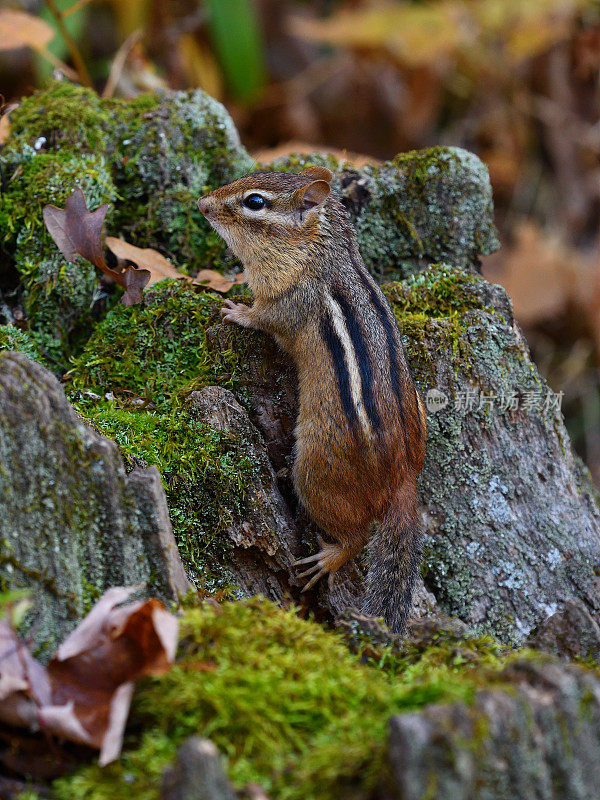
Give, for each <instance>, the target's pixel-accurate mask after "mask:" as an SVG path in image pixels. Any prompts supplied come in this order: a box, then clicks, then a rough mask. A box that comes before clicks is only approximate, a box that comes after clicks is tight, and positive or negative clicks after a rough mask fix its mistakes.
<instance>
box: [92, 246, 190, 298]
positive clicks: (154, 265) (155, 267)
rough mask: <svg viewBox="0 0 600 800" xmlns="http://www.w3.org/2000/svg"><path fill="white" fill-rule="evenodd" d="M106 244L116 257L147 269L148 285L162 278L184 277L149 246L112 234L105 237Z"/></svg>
mask: <svg viewBox="0 0 600 800" xmlns="http://www.w3.org/2000/svg"><path fill="white" fill-rule="evenodd" d="M106 246H107V247H108V248H109V250H111V251H112V252H113V253H114V254H115V255H116V257H117V258H120V259H123V261H132V262H133V263H134V264H137V266H138V267H142V268H143V269H147V270H148V271H149V273H150V280H149V281H148V284H147V285H148V286H152V285H153V284H154V283H158V281H162V280H163V278H185V277H186V276H185V275H183V274H182V273H181V272H178V271H177V270H176V269H175V267H174V266H173V265H172V264H171V262H170V261H169V260H168V259H166V258H165V257H164V256H163V255H161V253H159V252H158V251H157V250H153V249H152V248H151V247H136V246H135V245H133V244H129V242H125V241H123V239H117V238H115V237H114V236H107V237H106Z"/></svg>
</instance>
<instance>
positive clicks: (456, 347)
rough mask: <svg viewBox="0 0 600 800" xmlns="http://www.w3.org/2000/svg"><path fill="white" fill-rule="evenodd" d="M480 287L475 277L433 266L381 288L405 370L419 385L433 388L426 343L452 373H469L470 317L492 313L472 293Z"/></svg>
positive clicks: (477, 278) (478, 296) (470, 354)
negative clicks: (406, 360)
mask: <svg viewBox="0 0 600 800" xmlns="http://www.w3.org/2000/svg"><path fill="white" fill-rule="evenodd" d="M483 284H484V281H483V278H481V277H480V276H478V275H472V274H471V273H467V272H464V271H462V270H459V269H454V268H452V267H449V266H447V265H445V264H433V265H431V266H430V267H429V268H428V269H427V270H425V271H424V272H421V273H418V274H417V275H413V276H409V277H408V278H407V279H406V280H405V281H402V282H394V283H388V284H385V285H384V286H383V287H382V288H383V291H384V293H385V295H386V297H387V298H388V300H389V301H390V303H391V305H392V308H393V310H394V314H395V316H396V319H397V321H398V325H399V327H400V330H401V332H402V334H403V336H404V338H405V344H406V347H407V351H408V353H409V356H410V360H411V368H412V369H413V372H414V373H415V377H417V379H419V380H420V381H421V382H423V383H426V384H428V385H434V383H435V375H434V374H433V373H432V371H433V370H434V359H433V358H432V348H431V343H432V341H435V342H436V348H439V349H441V350H443V351H444V352H445V353H447V354H448V356H449V358H450V360H451V364H452V365H453V368H454V370H455V371H458V370H459V369H460V370H461V371H463V372H469V364H470V363H471V360H472V349H473V348H472V342H471V341H470V340H469V337H468V336H467V331H468V329H469V327H470V325H471V312H481V311H485V312H487V313H490V314H496V313H497V311H496V310H495V309H493V308H492V307H491V306H488V305H485V302H484V300H483V299H482V295H481V292H480V291H478V290H479V289H480V288H481V287H482V286H483ZM439 349H436V352H439Z"/></svg>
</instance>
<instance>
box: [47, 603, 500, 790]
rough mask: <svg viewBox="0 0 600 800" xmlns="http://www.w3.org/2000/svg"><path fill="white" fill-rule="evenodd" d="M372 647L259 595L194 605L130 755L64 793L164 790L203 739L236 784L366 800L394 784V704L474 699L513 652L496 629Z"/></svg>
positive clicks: (143, 693) (135, 719) (399, 708)
mask: <svg viewBox="0 0 600 800" xmlns="http://www.w3.org/2000/svg"><path fill="white" fill-rule="evenodd" d="M367 652H368V651H367V643H366V642H365V647H364V649H360V650H359V652H358V654H357V655H353V654H351V653H350V652H349V651H348V649H347V648H346V647H345V645H344V644H343V641H342V639H341V638H340V636H339V635H338V634H336V633H333V632H330V631H327V630H324V629H323V627H322V626H321V625H318V624H317V623H315V622H311V621H306V620H302V619H300V618H299V617H298V616H297V615H296V613H295V612H294V610H291V611H282V610H281V609H279V608H277V607H276V606H275V605H273V604H271V603H269V602H267V601H265V600H261V599H253V600H249V601H244V602H233V603H224V604H223V605H221V606H218V607H215V606H214V605H202V606H201V607H198V608H192V609H189V610H186V611H184V614H183V618H182V622H181V640H180V647H179V654H178V659H177V663H176V665H175V667H174V668H173V669H172V670H171V671H170V672H169V673H168V674H166V675H165V676H163V677H161V678H157V679H152V680H146V681H145V682H144V683H143V685H142V686H141V687H140V689H139V691H138V692H137V693H136V696H135V699H134V704H133V709H132V714H131V717H130V721H129V723H128V734H127V736H126V740H125V748H124V752H123V755H122V757H121V758H120V759H119V761H118V762H116V763H114V764H111V765H109V766H108V767H105V768H103V769H100V768H99V767H97V766H89V767H85V768H83V769H80V770H79V771H78V772H77V773H76V774H75V775H73V776H71V777H67V778H64V779H62V780H59V781H56V782H55V783H54V785H53V787H52V791H53V796H55V797H56V798H59V799H60V800H62V799H63V798H64V800H66V799H67V798H68V800H79V798H81V800H83V798H86V800H104V799H105V798H111V799H112V798H114V797H119V796H121V795H122V794H124V793H125V792H127V793H128V794H129V795H131V796H135V798H136V800H158V797H159V785H160V779H161V775H162V771H163V770H164V768H165V767H166V766H167V765H168V764H169V763H170V762H171V760H172V759H173V757H174V755H175V752H176V750H177V747H178V746H179V745H180V744H181V743H182V742H183V741H184V740H185V738H187V737H188V736H191V735H202V736H206V737H210V738H211V739H212V741H213V742H214V743H215V744H216V745H217V747H218V748H219V750H220V751H221V752H222V753H223V754H224V755H225V757H226V761H227V767H228V772H229V775H230V777H231V779H232V780H233V782H234V783H235V785H236V786H239V787H241V786H243V785H244V784H245V783H247V782H258V783H260V784H262V785H263V786H264V787H265V789H266V791H267V793H268V795H269V796H270V797H273V798H274V800H295V799H296V798H297V800H337V798H339V797H353V798H365V799H366V798H368V797H372V796H373V792H374V789H375V787H376V786H377V785H378V784H379V783H380V782H381V780H382V773H383V771H384V764H385V755H386V738H387V722H388V719H389V718H390V716H391V715H392V714H394V713H399V712H403V711H411V710H415V709H419V708H422V707H423V706H426V705H428V704H431V703H437V702H449V701H458V700H460V701H463V702H471V701H472V699H473V698H474V696H475V694H476V692H477V690H478V689H479V688H481V687H483V686H493V685H497V684H500V685H502V680H501V679H500V678H499V675H500V671H501V669H502V668H503V667H504V666H505V665H506V664H507V663H510V660H511V659H512V658H514V656H513V655H512V654H510V653H509V652H508V651H506V649H505V648H502V647H501V646H499V645H498V644H497V643H495V642H493V641H492V640H490V639H485V638H483V639H467V640H464V641H457V640H456V639H455V638H453V637H449V638H447V637H445V636H443V635H441V634H440V635H439V636H438V639H437V641H436V642H434V643H432V644H431V645H430V646H429V647H428V648H426V649H424V650H422V651H419V652H415V651H412V650H409V651H406V652H401V651H400V652H399V651H398V650H397V648H394V647H393V646H392V645H384V646H383V647H381V646H380V647H379V649H378V653H377V661H375V660H374V659H373V658H370V657H369V656H368V655H367V654H366V653H367Z"/></svg>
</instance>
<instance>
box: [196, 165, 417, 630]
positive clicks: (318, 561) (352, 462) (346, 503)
mask: <svg viewBox="0 0 600 800" xmlns="http://www.w3.org/2000/svg"><path fill="white" fill-rule="evenodd" d="M331 178H332V173H331V172H330V171H329V170H328V169H326V168H324V167H310V168H309V169H306V170H304V171H303V172H301V173H299V174H288V173H283V172H255V173H253V174H250V175H247V176H246V177H243V178H240V179H239V180H237V181H235V182H234V183H230V184H228V185H227V186H222V187H220V188H218V189H215V190H214V191H212V192H210V193H209V194H206V195H205V196H204V197H202V198H200V200H199V201H198V207H199V209H200V211H201V212H202V213H203V214H204V216H205V217H206V218H207V220H208V221H209V222H210V224H211V225H212V226H213V228H214V229H215V230H216V231H217V232H218V233H219V234H220V235H221V236H222V237H223V239H225V241H226V242H227V244H228V245H229V247H230V248H231V250H232V251H233V252H234V253H235V255H236V256H238V258H239V259H240V260H241V261H242V263H243V265H244V269H245V273H246V278H247V281H248V284H249V286H250V288H251V290H252V292H253V294H254V298H255V299H254V304H253V305H252V306H251V307H248V306H246V305H242V304H237V303H235V302H233V301H231V300H225V302H224V304H223V307H222V309H221V314H222V317H223V320H224V321H225V322H230V323H236V324H237V325H241V326H242V327H245V328H255V329H257V330H260V331H265V332H266V333H269V334H271V335H273V336H274V337H275V339H276V340H277V342H278V344H279V345H280V346H281V347H282V348H284V349H285V350H286V351H287V352H288V353H289V354H290V355H291V356H292V358H293V359H294V362H295V364H296V367H297V371H298V379H299V414H298V422H297V426H296V430H295V440H296V452H295V462H294V467H293V480H294V486H295V489H296V491H297V493H298V496H299V498H300V500H301V502H302V503H303V505H304V507H305V508H306V510H307V511H308V513H309V515H310V516H311V517H312V519H313V520H314V521H315V522H316V523H317V525H318V526H319V527H320V528H321V529H322V531H323V532H324V533H325V534H326V535H327V536H328V537H330V538H331V539H332V540H333V541H331V542H325V541H323V539H320V546H321V548H322V549H321V550H320V552H318V553H316V554H315V555H313V556H309V557H308V558H302V559H300V560H298V561H297V562H296V564H298V565H306V564H313V566H311V567H310V568H309V569H307V570H306V571H305V572H302V573H301V574H300V575H299V577H308V576H312V577H311V578H310V580H309V581H308V583H307V584H306V586H305V587H304V590H303V591H307V590H308V589H310V588H311V587H312V586H313V585H314V584H315V583H316V582H317V581H318V580H319V579H320V578H321V577H322V576H323V575H325V574H327V573H328V574H329V581H330V586H331V581H332V576H333V574H334V573H335V571H336V570H337V569H339V567H341V566H342V564H344V563H345V562H346V561H348V560H349V559H351V558H353V557H354V556H356V555H357V554H358V553H359V552H360V551H361V550H362V549H363V547H364V546H365V544H366V543H367V542H368V541H369V539H370V537H371V533H372V528H373V523H374V522H375V521H378V522H379V526H378V528H377V529H376V531H375V533H374V537H373V542H372V547H371V549H372V551H373V553H372V563H371V567H370V570H369V573H368V575H367V580H366V584H367V587H366V597H365V606H364V611H365V612H367V613H371V614H377V615H383V617H384V619H385V621H386V623H387V625H388V626H389V627H390V629H391V630H392V631H396V632H400V633H402V632H403V631H404V629H405V624H406V617H407V614H408V612H409V609H410V605H411V599H412V591H413V585H414V581H415V577H416V575H417V572H418V568H419V559H420V539H421V523H420V516H419V512H418V509H417V491H416V481H417V476H418V474H419V472H420V470H421V467H422V464H423V459H424V456H425V438H426V433H425V411H424V408H423V404H422V402H421V400H420V397H419V395H418V393H417V390H416V387H415V384H414V382H413V379H412V377H411V375H410V372H409V370H408V366H407V363H406V358H405V355H404V350H403V347H402V341H401V338H400V332H399V330H398V327H397V325H396V321H395V318H394V314H393V311H392V309H391V308H390V306H389V304H388V302H387V300H386V298H385V296H384V295H383V293H382V292H381V290H380V288H379V287H378V285H377V284H376V283H375V281H374V280H373V278H372V277H371V275H370V274H369V272H368V271H367V268H366V267H365V264H364V262H363V260H362V257H361V255H360V252H359V249H358V245H357V241H356V235H355V232H354V229H353V227H352V224H351V222H350V218H349V216H348V214H347V212H346V210H345V208H344V206H343V205H342V203H341V202H340V201H339V200H338V199H337V198H336V197H335V196H334V195H333V194H332V192H331V190H330V181H331ZM313 562H314V563H313Z"/></svg>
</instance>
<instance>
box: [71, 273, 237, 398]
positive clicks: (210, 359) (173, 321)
mask: <svg viewBox="0 0 600 800" xmlns="http://www.w3.org/2000/svg"><path fill="white" fill-rule="evenodd" d="M219 307H220V301H219V300H218V299H217V298H216V297H215V295H213V294H211V293H209V292H198V291H195V290H194V289H193V288H192V287H191V286H189V285H188V284H187V283H184V282H183V281H173V280H166V281H162V282H161V283H158V284H156V286H155V287H153V288H152V289H151V290H149V291H147V292H146V293H145V295H144V300H143V303H141V304H139V305H135V306H130V307H126V306H123V305H120V304H119V305H117V306H115V307H114V308H113V309H112V310H111V311H110V312H109V313H108V314H107V316H106V317H105V319H103V320H102V321H101V322H100V323H99V324H98V325H97V327H96V329H95V330H94V333H93V335H92V337H91V338H90V340H89V342H88V343H87V345H86V347H85V349H84V351H83V352H82V354H81V356H79V357H78V358H77V359H76V360H75V361H74V367H73V369H72V370H71V372H70V373H69V375H68V376H67V377H68V380H69V387H70V390H78V389H79V390H91V391H93V392H97V393H100V394H102V395H104V394H105V393H106V392H112V393H113V394H114V395H115V396H116V397H118V398H119V399H120V400H121V401H123V402H125V401H126V400H127V399H129V400H132V399H135V398H139V399H141V400H143V401H145V402H146V404H147V406H149V408H150V409H151V410H156V411H157V412H159V413H164V412H166V411H168V410H169V409H170V408H171V407H172V406H173V404H175V405H176V406H180V405H181V403H182V402H183V400H184V399H185V397H186V396H187V394H189V392H191V391H193V390H194V389H201V388H202V387H203V386H206V385H209V384H212V383H217V382H220V383H221V385H229V383H230V380H231V375H230V374H228V373H227V371H226V366H225V362H224V361H223V359H222V358H221V357H220V354H219V357H217V354H215V353H213V351H212V349H211V347H210V345H209V343H208V342H207V336H206V334H207V329H208V328H209V327H210V326H211V325H213V324H215V323H216V322H217V320H218V309H219Z"/></svg>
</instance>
